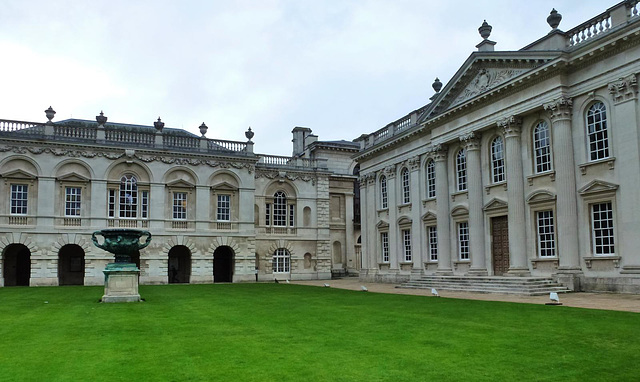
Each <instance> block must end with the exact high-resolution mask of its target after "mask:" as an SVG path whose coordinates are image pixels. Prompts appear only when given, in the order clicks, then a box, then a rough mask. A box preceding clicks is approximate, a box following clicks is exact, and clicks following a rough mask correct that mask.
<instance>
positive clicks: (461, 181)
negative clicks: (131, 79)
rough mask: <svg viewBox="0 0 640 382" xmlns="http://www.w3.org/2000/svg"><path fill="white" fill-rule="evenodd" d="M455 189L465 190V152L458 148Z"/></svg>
mask: <svg viewBox="0 0 640 382" xmlns="http://www.w3.org/2000/svg"><path fill="white" fill-rule="evenodd" d="M456 189H457V190H458V191H467V153H466V151H465V149H460V150H458V152H457V153H456Z"/></svg>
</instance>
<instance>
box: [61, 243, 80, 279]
mask: <svg viewBox="0 0 640 382" xmlns="http://www.w3.org/2000/svg"><path fill="white" fill-rule="evenodd" d="M84 266H85V260H84V249H82V247H81V246H79V245H77V244H66V245H64V246H63V247H62V248H60V250H59V251H58V284H59V285H84Z"/></svg>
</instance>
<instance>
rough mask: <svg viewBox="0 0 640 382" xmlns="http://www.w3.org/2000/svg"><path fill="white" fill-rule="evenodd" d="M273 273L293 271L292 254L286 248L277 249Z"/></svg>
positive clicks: (274, 256) (274, 255)
mask: <svg viewBox="0 0 640 382" xmlns="http://www.w3.org/2000/svg"><path fill="white" fill-rule="evenodd" d="M272 265H273V273H286V272H291V256H290V255H289V251H287V250H286V249H284V248H278V249H276V252H275V253H274V254H273V264H272Z"/></svg>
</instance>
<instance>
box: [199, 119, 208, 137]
mask: <svg viewBox="0 0 640 382" xmlns="http://www.w3.org/2000/svg"><path fill="white" fill-rule="evenodd" d="M207 130H209V128H208V127H207V125H205V124H204V122H202V125H200V134H202V136H203V137H204V135H205V134H206V133H207Z"/></svg>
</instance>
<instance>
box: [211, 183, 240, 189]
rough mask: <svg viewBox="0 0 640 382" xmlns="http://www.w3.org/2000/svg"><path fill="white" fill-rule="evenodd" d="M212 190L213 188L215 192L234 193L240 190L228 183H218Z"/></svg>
mask: <svg viewBox="0 0 640 382" xmlns="http://www.w3.org/2000/svg"><path fill="white" fill-rule="evenodd" d="M211 188H213V189H214V190H228V191H234V190H237V189H238V187H236V186H234V185H233V184H231V183H228V182H220V183H216V184H214V185H213V186H211Z"/></svg>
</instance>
